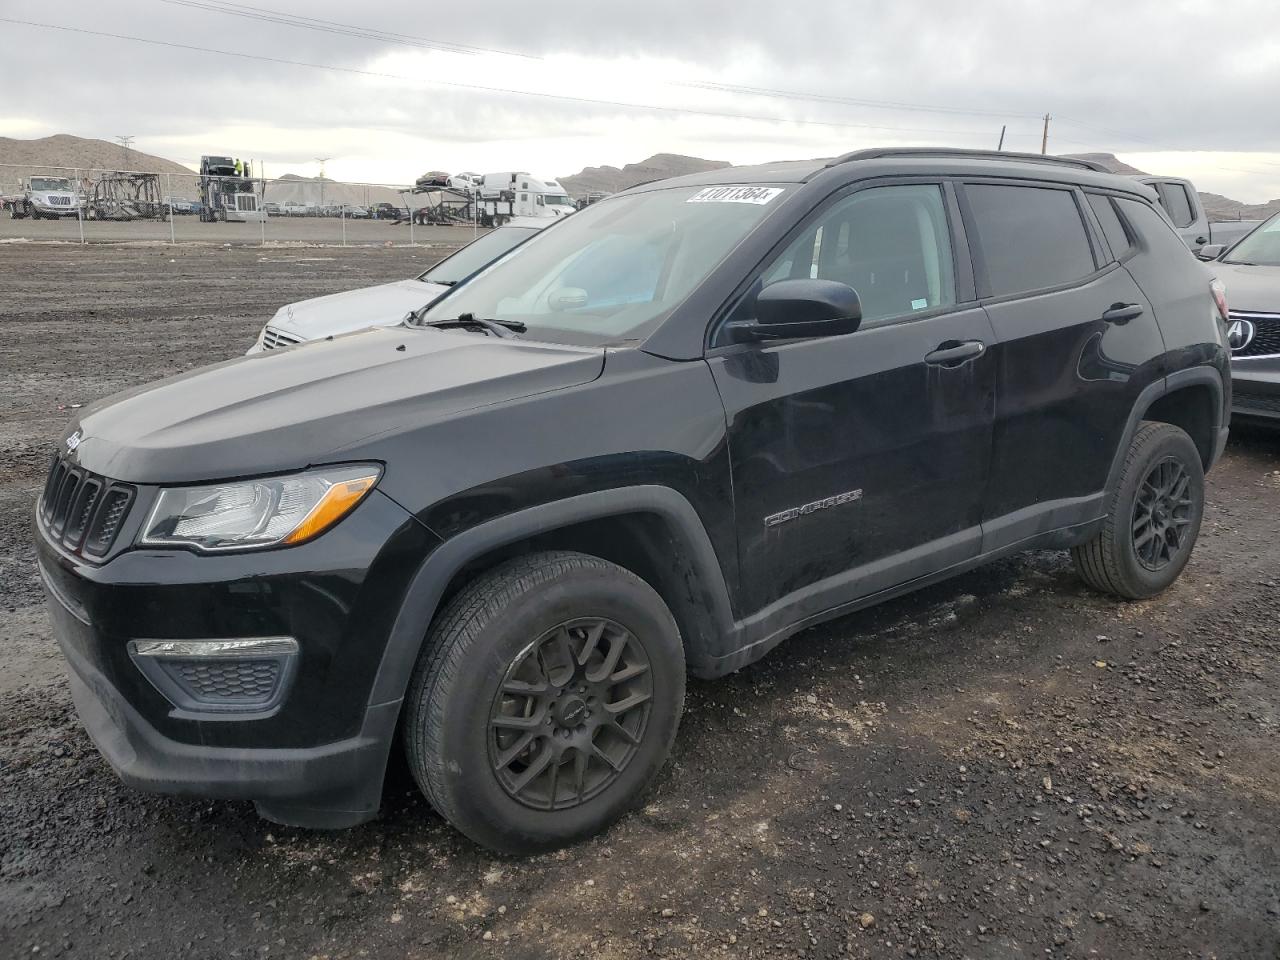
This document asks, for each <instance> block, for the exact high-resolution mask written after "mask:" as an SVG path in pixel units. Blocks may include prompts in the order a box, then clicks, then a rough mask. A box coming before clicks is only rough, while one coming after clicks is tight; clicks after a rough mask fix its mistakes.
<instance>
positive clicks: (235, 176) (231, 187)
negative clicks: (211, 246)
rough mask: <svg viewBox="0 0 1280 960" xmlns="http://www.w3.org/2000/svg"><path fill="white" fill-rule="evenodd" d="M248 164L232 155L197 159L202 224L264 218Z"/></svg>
mask: <svg viewBox="0 0 1280 960" xmlns="http://www.w3.org/2000/svg"><path fill="white" fill-rule="evenodd" d="M256 187H257V181H255V180H254V179H253V178H252V176H251V172H250V169H249V165H248V164H247V163H241V164H240V165H239V168H238V169H237V161H235V160H233V159H232V158H231V157H201V158H200V219H201V220H203V221H204V222H205V223H215V222H217V221H231V222H233V223H257V222H258V221H260V220H265V219H266V217H267V213H266V209H265V208H264V207H263V205H262V201H261V198H260V197H259V196H258V191H257V189H256Z"/></svg>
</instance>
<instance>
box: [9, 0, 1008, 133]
mask: <svg viewBox="0 0 1280 960" xmlns="http://www.w3.org/2000/svg"><path fill="white" fill-rule="evenodd" d="M0 23H11V24H16V25H19V26H27V27H38V28H41V29H46V30H60V31H63V32H65V33H78V34H84V35H87V36H94V37H107V38H109V39H113V40H129V41H132V42H135V43H145V44H150V45H152V46H159V47H168V48H171V49H175V50H188V51H195V52H198V53H212V54H217V55H219V56H224V57H236V58H238V59H241V60H257V61H261V62H263V63H274V64H280V65H283V66H290V67H306V68H308V69H312V70H328V71H331V72H335V73H343V74H347V75H352V76H364V77H373V78H376V79H380V80H400V81H405V82H408V83H418V84H423V85H426V86H443V87H451V88H455V89H459V90H474V91H478V92H481V93H492V94H502V95H508V96H519V97H536V98H539V99H544V100H555V101H559V102H562V103H578V104H585V105H589V106H600V107H621V108H623V109H627V110H646V111H653V112H657V113H670V114H683V115H687V116H697V117H715V118H718V119H725V120H747V121H753V122H759V123H793V124H800V125H804V126H820V127H836V128H842V129H850V130H855V129H857V130H889V131H893V132H898V133H936V134H942V135H945V136H959V135H964V136H974V137H983V138H987V137H989V136H990V134H991V131H990V130H956V129H941V128H929V127H899V126H891V125H887V124H876V123H852V122H848V121H837V120H812V119H798V118H794V117H777V116H772V117H769V116H760V115H756V114H746V113H726V112H722V111H716V110H699V109H694V108H691V107H669V106H661V105H659V104H652V103H627V102H623V101H620V100H603V99H594V98H590V97H575V96H570V95H567V94H560V93H542V92H538V91H532V90H516V89H513V88H510V87H490V86H484V85H481V84H473V83H461V82H458V81H456V80H440V79H436V78H432V79H430V80H423V79H421V78H419V77H407V76H403V75H401V74H395V73H385V72H380V71H376V70H362V69H360V68H358V67H340V66H335V65H333V64H326V63H311V62H309V61H305V60H286V59H284V58H283V57H269V56H266V55H265V54H255V53H241V52H240V51H236V50H220V49H217V48H214V47H202V46H197V45H195V44H189V43H178V42H176V41H172V40H156V39H152V38H150V37H135V36H132V35H129V34H121V33H108V32H106V31H102V30H89V29H87V28H84V27H68V26H64V25H62V24H56V23H40V22H37V21H34V20H17V19H13V18H9V17H0Z"/></svg>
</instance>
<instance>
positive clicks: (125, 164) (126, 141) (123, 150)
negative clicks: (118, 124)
mask: <svg viewBox="0 0 1280 960" xmlns="http://www.w3.org/2000/svg"><path fill="white" fill-rule="evenodd" d="M116 143H118V144H120V155H121V157H122V166H121V169H122V170H128V169H129V146H130V145H131V144H132V143H133V137H116Z"/></svg>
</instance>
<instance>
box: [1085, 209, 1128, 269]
mask: <svg viewBox="0 0 1280 960" xmlns="http://www.w3.org/2000/svg"><path fill="white" fill-rule="evenodd" d="M1086 196H1087V197H1088V198H1089V206H1091V207H1092V208H1093V215H1094V216H1095V217H1097V218H1098V223H1100V224H1102V232H1103V234H1104V235H1105V236H1106V238H1107V244H1108V245H1109V246H1110V247H1111V258H1112V259H1113V260H1123V259H1124V258H1125V256H1126V255H1127V254H1128V253H1129V251H1130V250H1132V249H1133V244H1132V243H1130V242H1129V235H1128V234H1127V233H1125V230H1124V224H1122V223H1121V222H1120V217H1119V215H1117V213H1116V208H1115V207H1114V206H1112V203H1111V199H1110V198H1109V197H1104V196H1102V195H1100V194H1097V193H1089V194H1086Z"/></svg>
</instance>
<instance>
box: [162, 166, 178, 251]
mask: <svg viewBox="0 0 1280 960" xmlns="http://www.w3.org/2000/svg"><path fill="white" fill-rule="evenodd" d="M164 182H165V187H166V188H167V193H168V197H167V198H166V199H167V200H168V203H169V245H170V246H173V245H174V244H175V243H177V242H178V238H177V237H176V236H174V232H173V174H172V173H166V174H165V175H164Z"/></svg>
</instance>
